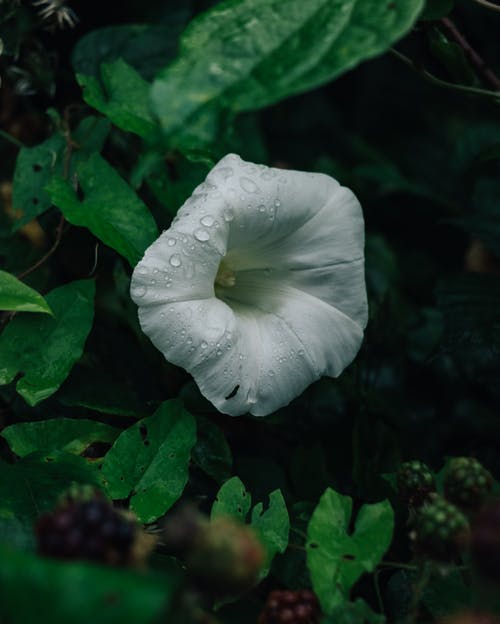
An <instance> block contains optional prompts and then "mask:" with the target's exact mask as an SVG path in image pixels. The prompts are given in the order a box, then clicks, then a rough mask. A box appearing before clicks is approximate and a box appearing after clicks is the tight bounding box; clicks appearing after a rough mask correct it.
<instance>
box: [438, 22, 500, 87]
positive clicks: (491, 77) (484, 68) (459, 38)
mask: <svg viewBox="0 0 500 624" xmlns="http://www.w3.org/2000/svg"><path fill="white" fill-rule="evenodd" d="M441 24H442V25H443V26H444V28H445V29H446V30H447V31H448V34H449V35H450V37H451V38H452V39H453V40H454V41H455V43H457V44H458V45H459V46H460V47H461V48H462V50H463V51H464V53H465V55H466V56H467V57H468V59H469V60H470V62H471V63H472V65H473V66H474V67H475V68H476V70H477V72H478V73H479V74H481V75H482V76H483V78H484V80H485V81H486V82H488V83H489V84H490V85H491V87H493V89H494V90H495V91H500V78H499V77H498V76H497V75H496V74H495V72H494V71H493V70H492V69H491V67H489V65H488V64H487V63H486V61H485V60H484V59H483V58H482V56H481V55H480V54H479V53H478V52H476V50H475V49H474V48H473V47H472V46H471V44H470V43H469V42H468V41H467V39H466V38H465V36H464V35H463V34H462V33H461V32H460V31H459V30H458V28H457V27H456V25H455V24H454V23H453V22H452V21H451V19H450V18H449V17H443V19H442V20H441Z"/></svg>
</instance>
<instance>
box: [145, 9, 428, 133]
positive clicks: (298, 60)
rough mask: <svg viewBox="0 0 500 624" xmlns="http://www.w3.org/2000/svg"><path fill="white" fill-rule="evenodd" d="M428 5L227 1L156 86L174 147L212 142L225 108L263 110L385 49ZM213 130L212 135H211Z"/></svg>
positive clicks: (200, 24)
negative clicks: (221, 113)
mask: <svg viewBox="0 0 500 624" xmlns="http://www.w3.org/2000/svg"><path fill="white" fill-rule="evenodd" d="M423 5H424V1H423V0H398V1H397V2H391V1H390V0H385V1H380V0H308V1H307V2H304V1H303V0H226V1H225V2H220V3H218V4H216V5H215V6H214V7H212V9H210V10H209V11H206V12H205V13H202V14H201V15H200V16H199V17H198V18H196V19H195V20H193V21H192V22H191V23H190V25H189V26H188V28H187V29H186V31H185V32H184V34H183V36H182V38H181V46H180V54H179V56H178V58H177V59H176V60H175V61H174V62H173V63H172V64H171V65H169V66H168V67H167V68H166V69H165V70H164V71H163V72H162V73H161V74H160V75H159V77H158V79H157V80H156V81H155V82H154V83H153V89H152V104H153V110H154V112H155V113H156V114H157V115H158V117H159V119H160V122H161V124H162V126H163V129H164V131H165V133H166V134H167V135H169V136H170V137H171V139H172V140H173V142H184V143H186V142H193V141H197V142H198V144H199V142H200V140H207V141H208V140H210V138H212V139H213V137H214V133H215V132H216V130H217V126H218V116H219V113H220V111H221V110H224V109H225V110H231V111H234V112H239V111H248V110H255V109H258V108H262V107H264V106H268V105H270V104H273V103H274V102H278V101H279V100H282V99H284V98H286V97H289V96H290V95H293V94H296V93H301V92H303V91H307V90H309V89H313V88H315V87H317V86H319V85H321V84H324V83H325V82H327V81H329V80H332V79H334V78H336V77H337V76H339V75H340V74H342V73H344V72H346V71H347V70H349V69H352V68H353V67H355V66H356V65H358V63H360V62H361V61H364V60H366V59H370V58H372V57H374V56H377V55H378V54H381V53H382V52H384V51H385V50H387V49H388V48H389V47H390V46H391V45H392V44H393V43H394V42H395V41H397V40H398V39H399V38H400V37H402V36H403V35H404V34H405V33H406V32H407V31H408V30H409V29H410V28H411V26H412V24H413V23H414V22H415V21H416V19H417V17H418V14H419V12H420V11H421V9H422V7H423ZM211 133H212V134H211Z"/></svg>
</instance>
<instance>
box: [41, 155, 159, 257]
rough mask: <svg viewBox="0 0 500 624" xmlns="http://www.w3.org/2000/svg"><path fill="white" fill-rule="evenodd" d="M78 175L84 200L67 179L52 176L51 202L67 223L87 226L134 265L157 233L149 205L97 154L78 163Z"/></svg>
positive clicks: (48, 189)
mask: <svg viewBox="0 0 500 624" xmlns="http://www.w3.org/2000/svg"><path fill="white" fill-rule="evenodd" d="M77 175H78V180H79V184H80V185H81V188H82V191H83V200H82V201H80V199H79V198H78V196H77V194H76V192H75V190H74V189H73V187H72V185H71V184H70V183H69V182H68V181H66V180H63V179H62V178H54V179H53V180H52V181H51V182H50V184H49V185H48V186H47V192H48V193H49V195H50V197H51V199H52V201H53V202H54V204H55V205H56V206H57V207H58V208H59V209H60V210H61V211H62V212H63V214H64V216H65V217H66V219H67V220H68V221H69V222H70V223H73V225H81V226H83V227H87V228H88V229H89V230H90V231H91V232H92V234H94V235H95V236H97V238H99V239H100V240H102V242H103V243H104V244H105V245H109V247H112V248H113V249H115V250H116V251H117V252H118V253H119V254H121V255H122V256H124V257H125V258H126V259H127V260H128V261H129V262H130V264H131V265H132V266H135V265H136V264H137V262H138V261H139V260H140V259H141V258H142V255H143V254H144V250H145V249H146V248H147V247H148V246H149V245H150V244H151V243H152V242H153V241H154V240H155V239H156V237H157V236H158V230H157V227H156V224H155V221H154V219H153V217H152V216H151V213H150V212H149V210H148V208H147V207H146V206H145V205H144V204H143V202H142V201H141V200H140V199H139V198H138V197H137V195H136V194H135V193H134V192H133V191H132V189H131V188H130V187H129V186H128V184H127V183H126V182H125V181H124V180H123V179H122V178H121V177H120V176H119V175H118V173H117V172H116V171H115V169H113V167H111V165H109V164H108V162H107V161H106V160H104V159H103V158H101V156H99V154H93V155H92V156H91V157H90V158H89V159H88V160H87V161H85V162H82V163H80V164H79V165H78V167H77Z"/></svg>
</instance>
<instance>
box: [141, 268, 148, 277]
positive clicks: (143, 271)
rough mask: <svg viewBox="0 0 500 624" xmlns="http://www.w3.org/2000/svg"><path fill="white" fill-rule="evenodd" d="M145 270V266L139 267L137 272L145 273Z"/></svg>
mask: <svg viewBox="0 0 500 624" xmlns="http://www.w3.org/2000/svg"><path fill="white" fill-rule="evenodd" d="M147 272H148V270H147V269H146V267H139V273H140V274H141V275H146V273H147Z"/></svg>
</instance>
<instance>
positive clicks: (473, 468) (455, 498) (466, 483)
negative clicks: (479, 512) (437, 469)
mask: <svg viewBox="0 0 500 624" xmlns="http://www.w3.org/2000/svg"><path fill="white" fill-rule="evenodd" d="M492 487H493V477H492V476H491V474H490V473H489V472H488V470H486V468H484V467H483V466H482V465H481V464H480V463H479V462H478V461H477V459H475V458H474V457H454V458H453V459H451V460H450V462H449V463H448V466H447V468H446V472H445V476H444V494H445V496H446V498H447V499H448V500H449V501H451V502H452V503H454V504H455V505H458V506H459V507H464V508H467V509H474V508H478V507H480V506H481V505H482V503H484V501H485V499H486V497H487V496H488V494H489V493H490V492H491V488H492Z"/></svg>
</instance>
